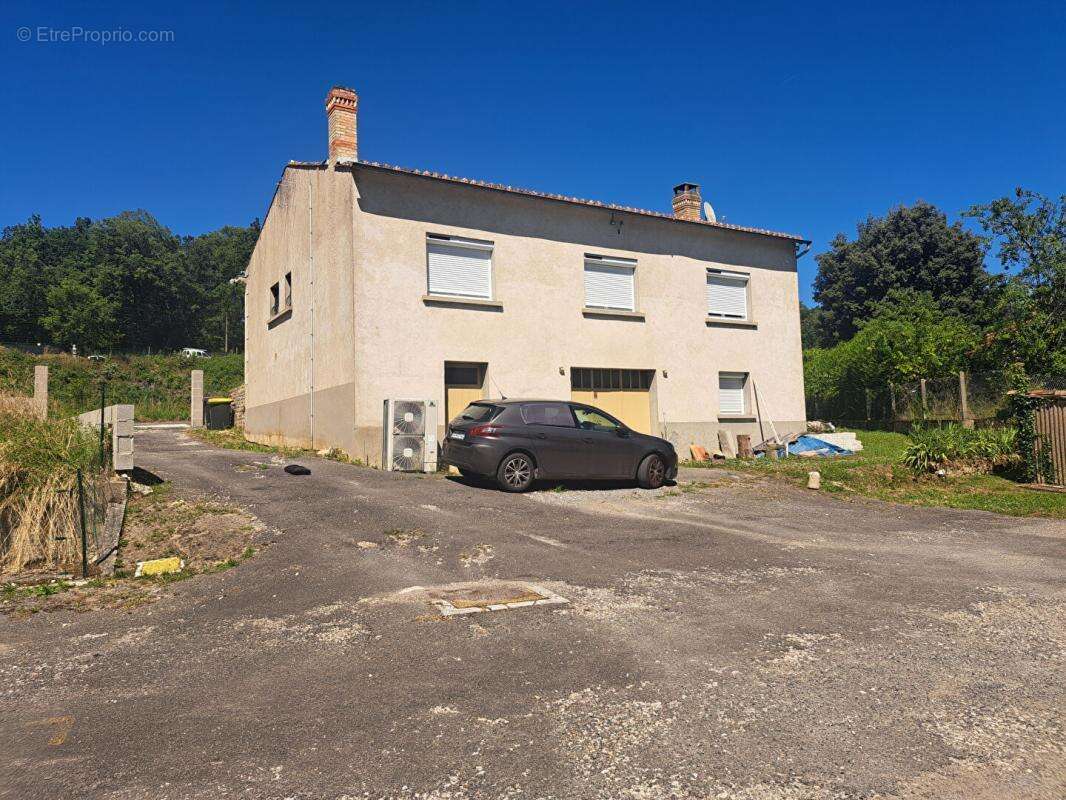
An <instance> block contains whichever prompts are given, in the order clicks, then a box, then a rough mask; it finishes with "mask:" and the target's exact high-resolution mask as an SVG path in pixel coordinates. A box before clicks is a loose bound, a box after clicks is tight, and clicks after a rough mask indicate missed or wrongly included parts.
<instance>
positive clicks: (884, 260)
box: [814, 202, 988, 344]
mask: <svg viewBox="0 0 1066 800" xmlns="http://www.w3.org/2000/svg"><path fill="white" fill-rule="evenodd" d="M982 244H983V243H982V240H981V238H980V237H978V236H976V235H974V234H972V233H970V232H969V231H967V230H965V229H964V228H963V227H962V225H961V224H960V223H958V222H956V223H954V224H951V225H949V224H948V221H947V217H946V216H945V215H944V213H943V212H941V211H940V210H939V209H937V208H936V207H935V206H933V205H930V204H929V203H925V202H918V203H915V204H914V205H913V206H909V207H908V206H900V207H898V208H894V209H892V210H891V211H889V213H888V214H887V215H886V216H884V217H877V218H875V217H869V218H867V220H866V221H865V222H862V223H860V224H859V226H858V232H857V236H856V239H855V241H848V240H847V238H846V237H845V236H844V235H843V234H839V235H837V236H836V238H834V239H833V241H832V243H831V249H830V250H829V251H828V252H826V253H822V254H820V255H819V256H818V257H817V260H818V274H817V276H816V277H815V280H814V299H815V300H816V301H817V302H818V304H819V306H820V309H821V310H820V313H819V315H818V327H819V329H820V331H821V338H820V342H821V343H822V344H831V343H834V342H841V341H845V340H847V339H850V338H851V337H852V336H854V335H855V333H856V332H857V331H858V330H859V328H860V326H861V324H862V322H863V321H865V320H868V319H870V318H872V317H873V316H874V313H875V310H876V308H877V306H878V305H879V304H880V303H882V302H883V301H884V300H885V298H886V297H887V296H888V295H889V293H890V292H891V291H893V290H895V289H912V290H914V291H917V292H924V293H927V294H928V295H930V296H931V297H932V298H933V300H934V302H935V304H936V305H937V306H938V307H939V308H940V309H941V310H943V311H944V312H945V313H949V314H961V315H965V314H967V313H970V312H971V311H972V309H973V308H974V306H976V305H980V304H981V303H982V302H983V300H984V296H985V293H986V291H987V288H988V276H987V273H986V271H985V268H984V252H983V249H982Z"/></svg>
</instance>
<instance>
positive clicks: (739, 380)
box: [718, 372, 748, 416]
mask: <svg viewBox="0 0 1066 800" xmlns="http://www.w3.org/2000/svg"><path fill="white" fill-rule="evenodd" d="M747 386H748V373H746V372H719V373H718V413H719V414H730V415H737V416H739V415H743V414H745V413H746V412H747V401H746V394H747Z"/></svg>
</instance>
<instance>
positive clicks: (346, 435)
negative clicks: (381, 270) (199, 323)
mask: <svg viewBox="0 0 1066 800" xmlns="http://www.w3.org/2000/svg"><path fill="white" fill-rule="evenodd" d="M351 192H352V184H351V180H350V178H349V177H348V176H346V175H344V176H342V175H339V174H337V173H335V172H334V171H332V170H326V169H320V168H319V169H316V168H288V169H286V170H285V173H284V175H283V177H282V181H281V183H280V185H279V186H278V191H277V194H276V195H275V197H274V201H273V203H272V204H271V207H270V211H269V213H268V215H267V219H266V223H265V224H264V225H263V231H262V233H261V234H260V237H259V241H258V243H257V244H256V248H255V251H254V252H253V254H252V258H251V260H250V262H249V267H248V280H247V283H246V289H245V309H246V311H245V313H246V320H245V374H246V380H245V383H246V386H247V398H246V403H247V406H246V417H245V433H246V435H247V436H248V437H249V438H250V439H253V440H255V441H259V442H263V443H267V444H287V445H293V446H298V447H313V448H323V447H340V448H342V449H344V450H345V451H348V452H352V451H353V450H354V431H355V426H354V420H353V409H354V406H355V399H354V398H355V382H354V348H355V345H354V341H353V336H354V329H353V326H352V313H353V298H354V290H353V283H354V277H355V276H354V272H353V270H352V266H351V265H352V252H353V241H352V214H351V211H350V210H351V208H352V197H351ZM312 252H313V254H314V260H313V264H312V260H311V258H310V254H311V253H312ZM312 269H313V281H312ZM286 272H291V273H292V298H293V302H292V310H291V313H289V314H282V315H280V316H279V317H278V318H276V319H275V320H274V321H273V322H270V321H269V320H270V286H271V285H272V284H274V283H281V284H282V295H284V277H285V273H286ZM312 286H313V288H312ZM312 292H313V294H314V303H313V304H312V302H311V294H312ZM282 304H283V305H284V296H283V297H282ZM312 308H313V311H314V318H313V320H312ZM312 353H313V354H314V358H313V359H312ZM312 385H313V386H314V392H313V398H314V402H313V404H312V392H311V387H312ZM312 412H313V415H312Z"/></svg>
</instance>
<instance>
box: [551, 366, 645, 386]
mask: <svg viewBox="0 0 1066 800" xmlns="http://www.w3.org/2000/svg"><path fill="white" fill-rule="evenodd" d="M654 375H655V372H654V371H653V370H650V369H589V368H588V367H571V368H570V388H571V389H581V390H586V391H609V390H611V389H650V388H651V381H652V377H653V376H654Z"/></svg>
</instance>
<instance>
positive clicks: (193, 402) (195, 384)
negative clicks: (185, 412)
mask: <svg viewBox="0 0 1066 800" xmlns="http://www.w3.org/2000/svg"><path fill="white" fill-rule="evenodd" d="M190 384H191V387H192V391H191V395H190V398H189V427H191V428H202V427H203V426H204V371H203V370H202V369H194V370H193V371H192V374H191V376H190Z"/></svg>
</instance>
